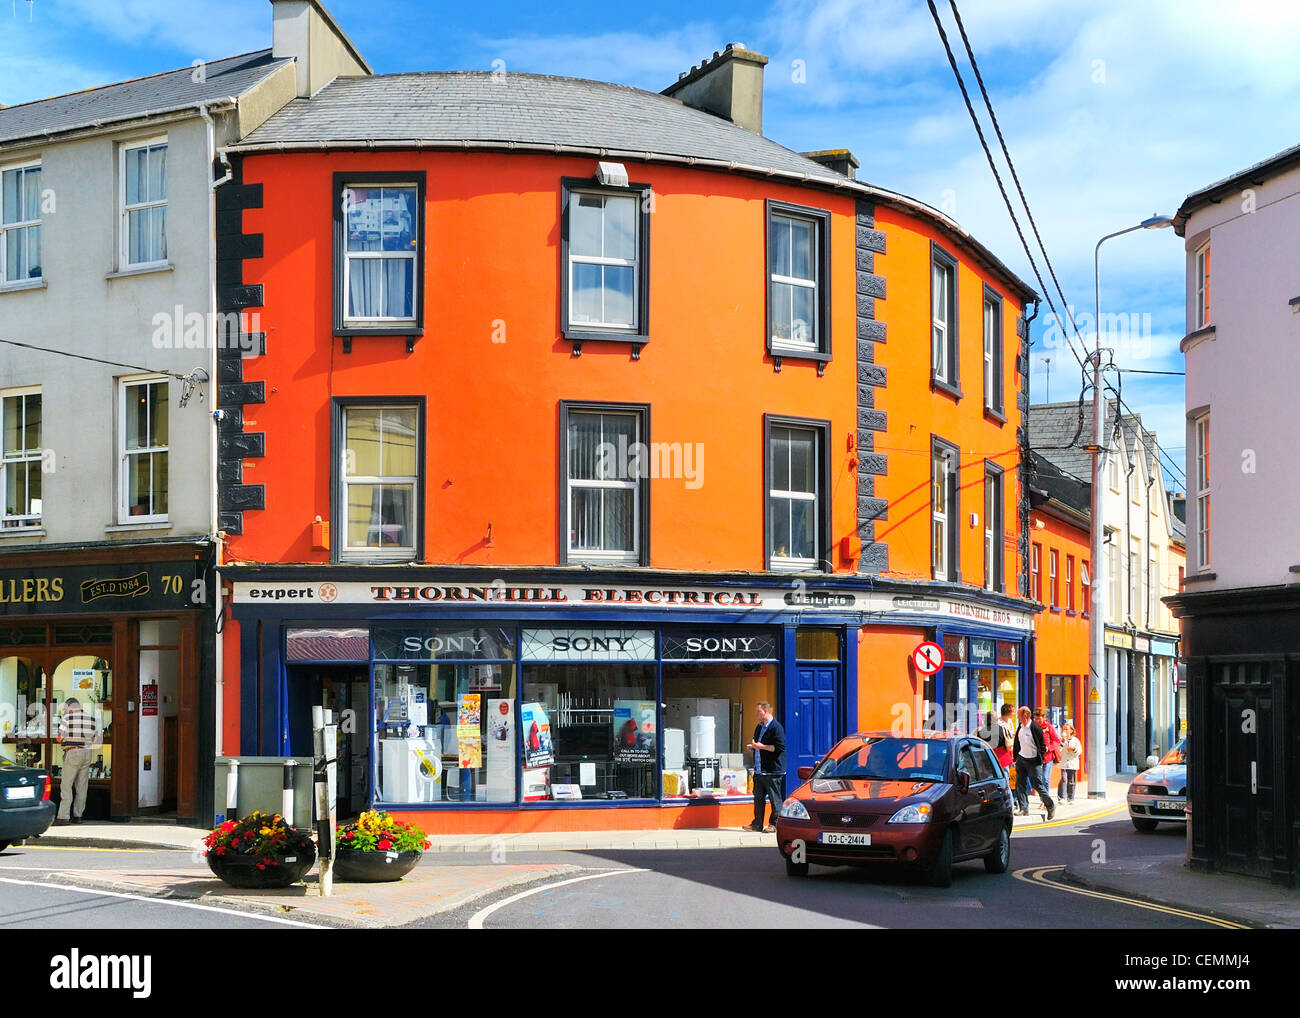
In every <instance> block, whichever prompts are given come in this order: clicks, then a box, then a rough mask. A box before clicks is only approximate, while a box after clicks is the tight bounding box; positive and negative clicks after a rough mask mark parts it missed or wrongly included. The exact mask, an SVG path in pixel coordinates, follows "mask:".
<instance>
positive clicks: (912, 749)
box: [813, 736, 948, 781]
mask: <svg viewBox="0 0 1300 1018" xmlns="http://www.w3.org/2000/svg"><path fill="white" fill-rule="evenodd" d="M947 774H948V743H947V742H940V741H938V740H935V739H904V738H895V737H893V736H881V737H879V738H869V739H862V740H858V739H853V740H849V741H846V742H843V743H841V744H840V745H838V746H836V747H835V748H834V749H833V750H831V752H830V754H829V755H828V756H827V757H826V759H825V760H823V761H822V762H821V763H820V764H819V765H818V766H817V770H816V771H814V772H813V777H814V778H841V779H846V780H850V779H856V780H859V781H946V780H947Z"/></svg>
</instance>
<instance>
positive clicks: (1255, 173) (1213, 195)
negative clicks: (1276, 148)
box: [1174, 145, 1300, 237]
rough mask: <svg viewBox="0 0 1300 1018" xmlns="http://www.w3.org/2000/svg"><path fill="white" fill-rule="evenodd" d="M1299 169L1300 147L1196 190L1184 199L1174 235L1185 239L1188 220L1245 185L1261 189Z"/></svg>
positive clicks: (1176, 218) (1270, 157) (1289, 149)
mask: <svg viewBox="0 0 1300 1018" xmlns="http://www.w3.org/2000/svg"><path fill="white" fill-rule="evenodd" d="M1296 166H1300V145H1294V146H1292V147H1291V148H1288V149H1283V150H1282V151H1281V152H1279V153H1277V155H1272V156H1269V157H1268V158H1267V159H1263V160H1261V161H1259V162H1257V163H1255V164H1254V165H1253V166H1247V167H1246V168H1245V169H1244V170H1239V171H1238V172H1236V173H1234V174H1232V175H1231V176H1228V177H1224V178H1223V179H1222V180H1216V181H1215V182H1214V183H1213V184H1207V185H1206V186H1205V187H1203V188H1201V189H1200V190H1199V191H1193V192H1192V193H1191V194H1189V195H1188V196H1187V197H1186V198H1184V199H1183V203H1182V204H1181V205H1180V206H1178V211H1177V212H1175V213H1174V232H1175V233H1176V234H1178V236H1180V237H1182V236H1184V235H1185V233H1186V230H1187V220H1188V219H1189V218H1190V217H1191V216H1192V214H1193V213H1194V212H1196V210H1197V209H1201V208H1204V207H1205V206H1206V205H1211V204H1214V203H1215V202H1217V201H1219V200H1221V199H1222V198H1223V196H1224V195H1226V194H1233V193H1236V192H1238V191H1240V190H1241V189H1242V187H1243V186H1251V185H1255V186H1258V185H1259V184H1260V183H1261V182H1262V181H1265V180H1267V179H1268V178H1270V177H1275V176H1277V175H1278V174H1280V173H1285V172H1286V171H1288V170H1291V169H1294V168H1295V167H1296Z"/></svg>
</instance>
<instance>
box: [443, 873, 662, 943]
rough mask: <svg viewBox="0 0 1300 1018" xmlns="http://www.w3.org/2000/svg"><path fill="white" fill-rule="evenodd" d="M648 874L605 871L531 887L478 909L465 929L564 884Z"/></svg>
mask: <svg viewBox="0 0 1300 1018" xmlns="http://www.w3.org/2000/svg"><path fill="white" fill-rule="evenodd" d="M649 872H650V871H649V870H647V869H618V870H605V871H604V872H602V873H588V874H587V875H586V876H583V877H570V878H569V879H568V880H561V881H559V882H558V883H554V884H543V885H542V886H540V887H532V888H529V889H528V890H527V891H520V892H519V893H518V894H512V895H511V896H510V897H509V898H506V899H505V900H504V901H498V902H497V903H496V904H495V905H489V906H488V907H487V908H484V909H480V910H479V911H477V912H475V913H474V914H473V915H472V916H471V917H470V920H469V926H468V927H467V929H471V930H481V929H483V922H484V920H486V919H487V917H488V916H490V915H491V914H492V913H493V912H496V911H497V910H498V909H503V908H505V907H506V906H507V905H513V904H514V903H515V902H516V901H520V900H521V899H523V898H528V897H531V896H532V895H534V894H541V893H542V892H543V891H553V890H555V889H556V888H557V887H563V886H564V885H565V884H577V883H581V882H582V881H583V880H599V879H600V878H601V877H616V876H618V875H619V874H620V873H649Z"/></svg>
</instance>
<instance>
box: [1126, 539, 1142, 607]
mask: <svg viewBox="0 0 1300 1018" xmlns="http://www.w3.org/2000/svg"><path fill="white" fill-rule="evenodd" d="M1128 617H1129V619H1130V620H1132V621H1133V622H1138V621H1139V620H1141V618H1142V556H1141V555H1140V554H1139V553H1138V552H1136V551H1130V552H1129V554H1128Z"/></svg>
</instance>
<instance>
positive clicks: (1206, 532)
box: [1194, 414, 1211, 569]
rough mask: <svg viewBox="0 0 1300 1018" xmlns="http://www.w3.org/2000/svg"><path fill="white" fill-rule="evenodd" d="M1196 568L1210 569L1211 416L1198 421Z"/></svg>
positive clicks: (1199, 418) (1200, 418)
mask: <svg viewBox="0 0 1300 1018" xmlns="http://www.w3.org/2000/svg"><path fill="white" fill-rule="evenodd" d="M1194 428H1195V433H1196V478H1195V479H1196V568H1197V569H1208V568H1209V567H1210V561H1211V560H1210V415H1209V414H1205V415H1203V416H1201V417H1198V418H1197V419H1196V423H1195V425H1194Z"/></svg>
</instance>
